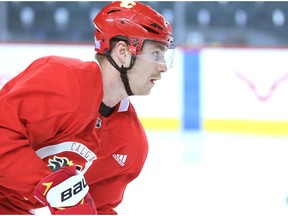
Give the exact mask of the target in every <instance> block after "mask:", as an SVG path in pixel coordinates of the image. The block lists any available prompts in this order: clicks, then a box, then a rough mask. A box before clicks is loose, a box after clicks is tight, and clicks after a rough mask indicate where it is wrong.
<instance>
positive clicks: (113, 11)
mask: <svg viewBox="0 0 288 216" xmlns="http://www.w3.org/2000/svg"><path fill="white" fill-rule="evenodd" d="M119 11H121V10H117V9H115V10H111V11H109V12H108V13H107V14H111V13H115V12H119Z"/></svg>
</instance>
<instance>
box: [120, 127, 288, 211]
mask: <svg viewBox="0 0 288 216" xmlns="http://www.w3.org/2000/svg"><path fill="white" fill-rule="evenodd" d="M147 134H148V138H149V141H150V151H149V156H148V158H147V163H146V165H145V166H144V169H143V172H142V173H141V174H140V176H139V177H138V179H136V180H135V181H134V182H132V183H130V185H129V186H128V187H127V191H126V194H125V195H124V200H123V202H122V204H120V206H119V207H118V208H117V210H118V213H119V215H123V216H130V215H131V216H132V215H133V216H134V215H137V216H141V215H161V216H162V215H175V216H176V215H177V216H182V215H185V216H188V215H191V216H212V215H213V216H214V215H219V216H248V215H249V216H276V215H277V216H287V215H288V205H287V197H288V138H287V137H269V136H253V135H237V134H226V133H208V132H148V133H147Z"/></svg>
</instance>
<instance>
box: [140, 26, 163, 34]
mask: <svg viewBox="0 0 288 216" xmlns="http://www.w3.org/2000/svg"><path fill="white" fill-rule="evenodd" d="M143 28H144V29H146V31H148V32H150V33H153V34H159V33H158V32H157V31H155V30H154V29H152V28H150V27H148V26H143Z"/></svg>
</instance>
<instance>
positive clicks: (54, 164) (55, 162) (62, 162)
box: [47, 155, 82, 172]
mask: <svg viewBox="0 0 288 216" xmlns="http://www.w3.org/2000/svg"><path fill="white" fill-rule="evenodd" d="M71 165H73V162H72V161H70V160H69V159H68V158H66V157H57V156H56V155H55V156H54V157H53V159H51V158H49V160H48V165H47V166H48V167H49V168H50V169H51V170H52V172H55V171H57V170H59V169H61V168H62V167H64V166H71ZM76 169H77V170H79V171H81V170H82V166H79V165H76Z"/></svg>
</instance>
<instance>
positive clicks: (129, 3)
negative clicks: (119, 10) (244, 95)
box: [120, 0, 136, 8]
mask: <svg viewBox="0 0 288 216" xmlns="http://www.w3.org/2000/svg"><path fill="white" fill-rule="evenodd" d="M135 5H136V2H134V1H131V0H124V1H121V4H120V7H123V8H132V7H134V6H135Z"/></svg>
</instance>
